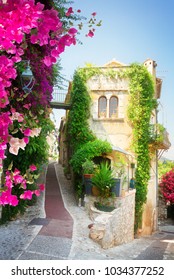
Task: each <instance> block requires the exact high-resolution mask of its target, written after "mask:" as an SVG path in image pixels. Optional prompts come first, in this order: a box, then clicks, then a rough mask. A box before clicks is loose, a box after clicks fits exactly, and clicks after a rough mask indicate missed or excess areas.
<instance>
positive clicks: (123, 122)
mask: <svg viewBox="0 0 174 280" xmlns="http://www.w3.org/2000/svg"><path fill="white" fill-rule="evenodd" d="M144 65H145V67H147V69H148V71H149V72H150V73H151V74H152V76H153V78H154V82H155V85H156V87H155V89H156V90H155V92H154V96H155V98H157V99H158V98H160V94H161V85H162V81H161V80H160V79H159V78H157V77H156V66H157V64H156V62H155V61H153V60H151V59H148V60H146V61H145V62H144ZM127 67H128V66H127V65H125V64H122V63H120V62H117V61H115V60H113V61H111V62H109V63H107V64H106V65H105V66H104V67H103V68H102V69H103V71H106V72H107V71H109V70H110V69H112V70H114V71H115V72H116V75H115V77H114V78H111V77H109V76H106V75H100V76H93V77H92V78H91V79H90V80H89V81H88V83H87V85H88V88H89V92H90V95H91V98H92V106H91V119H90V127H91V129H92V130H93V131H94V132H95V134H96V135H97V137H98V138H100V139H103V140H107V141H108V142H110V143H111V145H112V146H113V147H115V151H122V154H123V155H124V156H125V157H126V159H127V161H126V162H127V163H126V167H125V168H126V172H127V176H126V177H127V178H126V181H127V183H126V185H124V187H125V188H126V189H128V188H129V181H130V179H131V177H132V172H133V171H132V169H131V168H130V165H131V163H132V162H133V163H135V166H136V159H135V155H134V154H133V153H132V151H131V141H132V127H131V126H130V124H129V121H128V119H127V106H128V103H129V81H128V80H127V79H125V78H120V76H119V75H117V72H119V71H122V70H123V69H126V68H127ZM101 97H102V98H103V102H105V104H106V105H103V108H104V107H105V110H104V109H103V108H102V106H101V108H100V98H101ZM112 98H115V100H116V105H117V106H116V110H115V111H114V114H112V111H113V108H112V105H111V102H112ZM102 111H103V112H102ZM156 122H157V113H156V111H154V112H153V114H152V116H151V124H154V125H155V124H156ZM108 156H109V157H110V159H111V164H112V165H114V162H115V161H116V158H114V152H113V153H112V155H108ZM150 175H151V177H150V180H149V185H148V195H147V202H146V205H145V206H144V212H143V222H142V228H141V229H140V232H139V233H140V234H142V235H147V234H151V233H152V232H153V231H155V230H156V229H157V216H158V210H157V209H158V205H157V189H158V176H157V150H153V152H152V153H151V172H150Z"/></svg>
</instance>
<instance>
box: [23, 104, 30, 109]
mask: <svg viewBox="0 0 174 280" xmlns="http://www.w3.org/2000/svg"><path fill="white" fill-rule="evenodd" d="M23 107H24V108H25V109H28V110H29V109H30V107H31V103H28V104H25V105H23Z"/></svg>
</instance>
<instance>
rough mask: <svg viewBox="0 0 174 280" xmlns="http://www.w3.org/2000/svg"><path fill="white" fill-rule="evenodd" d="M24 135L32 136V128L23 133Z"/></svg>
mask: <svg viewBox="0 0 174 280" xmlns="http://www.w3.org/2000/svg"><path fill="white" fill-rule="evenodd" d="M23 133H24V135H25V136H30V135H31V129H30V128H26V129H25V130H24V131H23Z"/></svg>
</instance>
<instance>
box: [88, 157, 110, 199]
mask: <svg viewBox="0 0 174 280" xmlns="http://www.w3.org/2000/svg"><path fill="white" fill-rule="evenodd" d="M92 184H93V185H94V186H95V187H97V189H98V191H99V195H100V197H101V198H107V197H109V196H111V192H110V190H111V188H112V187H113V186H114V179H113V174H112V169H111V168H110V166H109V165H108V163H107V162H102V163H101V164H100V166H99V168H98V169H97V170H96V172H95V173H94V176H93V177H92Z"/></svg>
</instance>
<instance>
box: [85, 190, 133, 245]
mask: <svg viewBox="0 0 174 280" xmlns="http://www.w3.org/2000/svg"><path fill="white" fill-rule="evenodd" d="M89 201H90V199H89ZM92 201H95V200H94V198H93V199H92ZM115 206H116V209H115V210H113V211H112V212H104V211H100V210H98V209H96V208H95V207H94V206H93V203H91V201H90V203H89V205H88V211H89V216H90V218H91V220H92V221H93V225H92V226H91V227H90V232H89V237H90V238H91V239H92V240H94V241H95V242H98V243H99V244H100V245H101V247H102V248H104V249H108V248H111V247H114V246H117V245H121V244H123V243H128V242H131V241H132V240H133V239H134V212H135V190H131V191H129V192H127V193H126V194H125V196H124V197H119V198H116V199H115Z"/></svg>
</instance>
